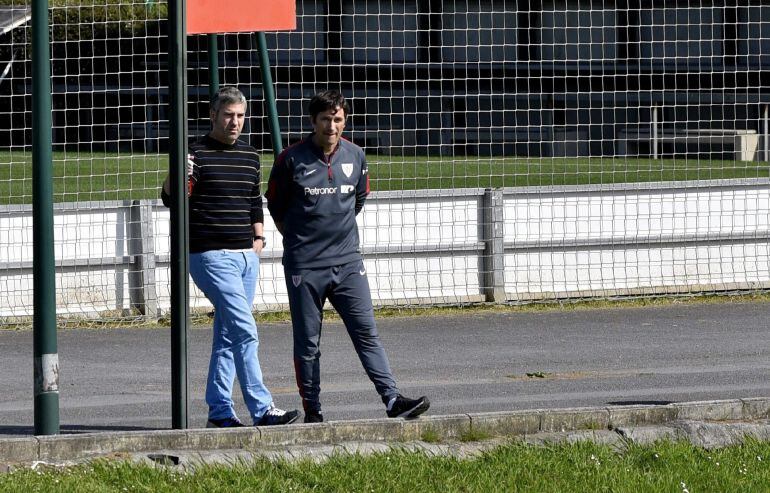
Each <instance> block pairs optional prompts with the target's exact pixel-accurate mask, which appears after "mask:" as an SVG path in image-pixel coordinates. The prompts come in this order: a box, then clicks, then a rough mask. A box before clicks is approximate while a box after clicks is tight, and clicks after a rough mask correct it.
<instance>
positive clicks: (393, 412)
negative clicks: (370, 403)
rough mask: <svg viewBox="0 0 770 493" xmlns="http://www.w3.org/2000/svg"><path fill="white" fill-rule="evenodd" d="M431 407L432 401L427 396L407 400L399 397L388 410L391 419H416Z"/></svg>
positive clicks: (401, 396)
mask: <svg viewBox="0 0 770 493" xmlns="http://www.w3.org/2000/svg"><path fill="white" fill-rule="evenodd" d="M429 407H430V401H428V398H427V397H425V396H422V397H420V398H418V399H407V398H406V397H404V396H403V395H398V396H396V398H395V399H394V400H393V403H392V404H391V405H390V408H389V409H388V410H387V413H388V417H389V418H407V419H410V418H416V417H417V416H419V415H421V414H422V413H424V412H425V411H427V410H428V408H429Z"/></svg>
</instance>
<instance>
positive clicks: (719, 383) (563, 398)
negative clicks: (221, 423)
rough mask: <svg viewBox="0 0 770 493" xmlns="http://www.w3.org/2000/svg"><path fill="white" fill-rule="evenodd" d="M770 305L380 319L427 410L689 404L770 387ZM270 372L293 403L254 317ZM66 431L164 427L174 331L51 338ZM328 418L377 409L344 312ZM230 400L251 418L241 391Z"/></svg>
mask: <svg viewBox="0 0 770 493" xmlns="http://www.w3.org/2000/svg"><path fill="white" fill-rule="evenodd" d="M768 318H770V304H765V303H730V302H726V303H717V304H672V305H668V306H656V307H641V308H628V307H617V308H607V309H567V310H549V311H542V312H526V313H525V312H507V313H492V312H482V313H478V312H477V313H472V314H459V315H456V314H453V315H451V316H430V317H427V316H426V317H396V318H381V319H379V320H378V326H379V330H380V337H381V338H382V341H383V344H384V345H385V348H386V351H387V353H388V356H389V358H390V361H391V366H392V367H393V370H394V373H395V376H396V379H397V382H398V384H399V387H400V389H401V391H402V393H404V394H405V395H408V396H418V395H423V394H424V395H428V396H429V397H430V400H431V403H432V405H431V409H430V411H429V412H430V413H432V414H455V413H466V412H485V411H510V410H518V409H536V408H566V407H579V406H607V405H619V404H634V403H640V404H644V403H666V402H685V401H695V400H709V399H729V398H742V397H768V396H770V378H769V377H770V343H769V342H768V330H767V320H768ZM188 334H189V352H188V354H189V357H188V379H189V398H188V407H189V411H188V416H189V427H190V428H197V427H202V426H204V425H205V422H206V406H205V403H204V389H205V381H206V372H207V368H208V358H209V350H210V344H211V329H210V327H196V328H193V329H191V330H190V331H189V332H188ZM259 336H260V360H261V364H262V369H263V373H264V376H265V381H266V383H267V384H268V386H269V388H270V389H271V391H272V392H273V396H274V399H275V402H276V403H277V405H278V406H279V407H282V408H297V407H300V406H301V404H300V400H299V397H298V395H297V391H296V384H295V380H294V372H293V364H292V358H291V326H290V324H288V323H271V324H260V327H259ZM58 347H59V364H60V381H59V388H60V398H59V401H60V423H61V432H62V433H80V432H90V431H103V430H113V431H118V430H148V429H170V428H171V390H170V389H171V358H170V349H169V348H170V331H169V330H168V329H142V328H130V329H99V330H95V329H67V330H61V331H59V334H58ZM321 350H322V353H323V354H322V357H321V372H322V377H321V382H322V390H321V392H322V394H321V395H322V403H323V406H324V413H325V415H326V419H327V420H338V419H355V418H374V417H382V416H384V407H383V405H382V404H381V402H380V399H379V397H378V396H377V394H376V393H375V391H374V387H373V386H372V384H371V383H370V382H369V380H368V379H367V377H366V375H365V373H364V371H363V369H362V368H361V365H360V363H359V362H358V359H357V357H356V354H355V351H354V350H353V347H352V344H351V343H350V339H349V338H348V337H347V334H346V332H345V328H344V326H343V325H342V324H341V323H339V322H329V323H327V324H326V325H325V327H324V331H323V335H322V342H321ZM0 375H2V386H0V389H2V397H1V398H0V435H3V436H6V437H8V436H17V435H18V436H23V435H30V434H32V433H33V430H34V427H33V425H34V418H33V411H34V407H33V352H32V332H31V331H11V330H2V331H0ZM234 397H235V401H236V404H237V410H238V413H239V415H240V416H241V417H242V418H245V417H247V416H248V415H247V413H246V411H245V408H244V406H243V400H242V397H241V395H240V390H239V389H237V388H236V391H235V394H234Z"/></svg>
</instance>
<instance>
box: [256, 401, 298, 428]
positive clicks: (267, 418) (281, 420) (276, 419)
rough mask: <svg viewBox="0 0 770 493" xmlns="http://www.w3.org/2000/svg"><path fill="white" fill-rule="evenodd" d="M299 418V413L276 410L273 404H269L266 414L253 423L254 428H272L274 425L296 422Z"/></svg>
mask: <svg viewBox="0 0 770 493" xmlns="http://www.w3.org/2000/svg"><path fill="white" fill-rule="evenodd" d="M297 418H299V411H297V410H296V409H295V410H294V411H284V410H283V409H278V408H277V407H275V405H274V404H270V407H269V408H268V410H267V412H266V413H265V414H263V415H262V417H261V418H259V421H258V422H257V423H255V426H274V425H288V424H290V423H293V422H295V421H297Z"/></svg>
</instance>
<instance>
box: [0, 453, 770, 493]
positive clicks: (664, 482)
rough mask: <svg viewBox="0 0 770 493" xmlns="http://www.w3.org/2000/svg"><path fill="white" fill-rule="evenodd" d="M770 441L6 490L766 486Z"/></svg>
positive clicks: (286, 465) (358, 462)
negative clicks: (713, 447)
mask: <svg viewBox="0 0 770 493" xmlns="http://www.w3.org/2000/svg"><path fill="white" fill-rule="evenodd" d="M768 459H770V443H763V442H757V441H752V440H749V441H747V442H746V443H744V444H743V445H741V446H735V447H729V448H724V449H719V450H711V451H709V450H704V449H700V448H696V447H694V446H692V445H690V444H688V443H669V442H662V443H658V444H655V445H654V446H638V445H630V446H629V447H628V448H627V449H626V450H624V451H623V452H617V451H616V450H614V449H612V448H611V447H609V446H606V445H597V444H594V443H590V442H581V443H576V444H562V445H549V446H533V445H526V444H522V443H510V444H507V445H503V446H501V447H498V448H496V449H493V450H490V451H487V452H484V453H482V454H480V455H478V456H476V457H473V458H468V459H461V458H458V457H454V456H443V455H430V454H426V453H423V452H406V451H402V450H393V451H390V452H387V453H379V454H374V455H370V456H362V455H345V454H340V455H336V456H334V457H332V458H330V459H328V460H327V461H325V462H322V463H316V462H312V461H309V460H305V461H301V462H288V461H285V460H279V461H269V460H265V459H259V460H256V461H255V462H254V463H248V464H247V463H245V462H242V463H236V464H233V465H229V466H224V465H206V466H200V467H197V468H195V470H194V471H191V472H184V471H179V470H175V469H172V468H166V467H158V466H150V465H137V464H131V463H128V462H120V461H107V460H101V461H97V462H93V463H90V464H87V465H81V466H75V467H69V468H63V469H61V468H48V469H40V468H38V469H37V470H34V471H33V470H29V469H22V470H16V471H13V472H10V473H6V474H2V475H0V489H2V490H3V491H40V492H47V491H56V492H69V491H72V492H75V491H77V492H91V491H94V492H95V491H153V492H166V491H189V492H198V491H200V492H206V493H212V492H219V491H250V492H251V491H254V492H257V491H270V492H272V491H328V492H337V491H339V492H348V491H366V492H381V491H382V492H414V491H420V492H434V491H435V492H442V493H443V492H447V491H451V492H454V491H484V492H496V491H501V492H502V491H505V492H510V491H517V492H538V493H541V492H564V491H613V492H682V493H690V492H692V493H695V492H711V491H713V492H724V491H741V492H766V491H767V488H768V484H770V467H769V466H768Z"/></svg>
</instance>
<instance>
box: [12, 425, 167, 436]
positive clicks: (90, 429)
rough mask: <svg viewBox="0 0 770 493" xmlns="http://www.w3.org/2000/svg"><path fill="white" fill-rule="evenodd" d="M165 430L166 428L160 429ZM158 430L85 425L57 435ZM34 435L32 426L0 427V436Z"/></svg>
mask: <svg viewBox="0 0 770 493" xmlns="http://www.w3.org/2000/svg"><path fill="white" fill-rule="evenodd" d="M162 429H163V430H165V429H166V428H162ZM155 430H158V428H147V427H145V426H86V425H61V426H60V427H59V433H60V434H62V435H77V434H80V433H99V432H103V431H155ZM34 434H35V427H34V426H22V425H0V435H27V436H32V435H34Z"/></svg>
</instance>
